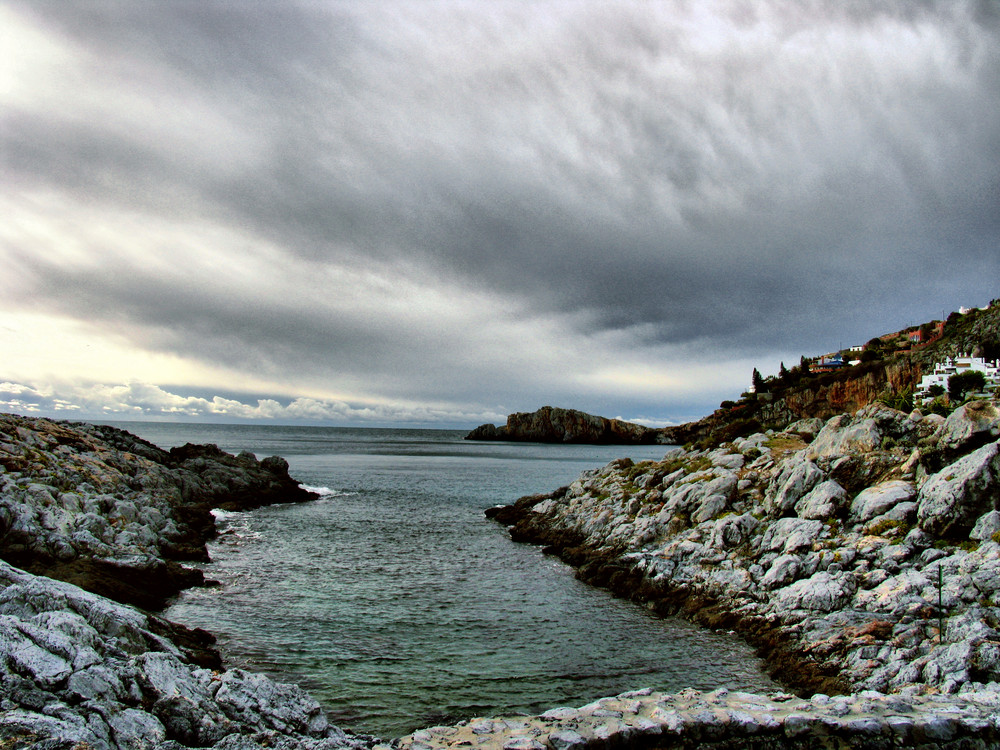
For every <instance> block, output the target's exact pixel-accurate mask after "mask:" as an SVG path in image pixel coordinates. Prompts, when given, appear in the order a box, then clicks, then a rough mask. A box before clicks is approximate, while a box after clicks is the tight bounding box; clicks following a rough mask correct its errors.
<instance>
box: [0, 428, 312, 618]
mask: <svg viewBox="0 0 1000 750" xmlns="http://www.w3.org/2000/svg"><path fill="white" fill-rule="evenodd" d="M314 497H315V495H313V494H312V493H309V492H307V491H305V490H303V489H302V488H301V487H300V486H299V485H298V483H297V482H295V481H294V480H293V479H292V478H291V477H290V476H289V475H288V464H287V463H286V462H285V461H284V459H281V458H277V457H272V458H265V459H264V460H263V461H258V460H257V458H256V457H254V456H253V455H252V454H249V453H243V454H240V455H239V456H232V455H230V454H228V453H225V452H223V451H221V450H219V449H218V448H217V447H216V446H214V445H208V446H193V445H186V446H183V447H180V448H174V449H173V450H171V451H164V450H161V449H160V448H158V447H156V446H155V445H153V444H151V443H148V442H146V441H144V440H141V439H140V438H137V437H135V436H134V435H131V434H129V433H128V432H125V431H123V430H118V429H115V428H113V427H106V426H98V425H89V424H70V423H64V422H55V421H52V420H48V419H32V418H28V417H20V416H15V415H11V414H0V558H2V559H4V560H6V561H8V562H10V563H11V564H13V565H17V566H18V567H21V568H24V569H26V570H29V571H31V572H34V573H39V574H43V575H47V576H50V577H52V578H57V579H60V580H65V581H69V582H71V583H75V584H77V585H80V586H82V587H83V588H86V589H88V590H90V591H94V592H97V593H100V594H103V595H106V596H109V597H111V598H113V599H115V600H117V601H122V602H128V603H132V604H136V605H138V606H142V607H144V608H146V609H160V608H161V607H162V606H163V605H164V603H165V601H166V599H167V598H169V597H170V596H173V595H174V594H176V593H177V592H178V591H180V590H181V589H183V588H185V587H188V586H192V585H197V584H199V583H201V582H202V574H201V573H200V571H198V570H194V569H191V568H187V567H184V566H183V565H181V562H182V561H185V560H192V561H204V560H207V559H208V553H207V551H206V549H205V542H206V541H207V540H208V539H210V538H211V537H212V536H213V535H214V534H215V523H214V520H213V518H212V514H211V510H212V508H226V509H230V510H235V509H249V508H253V507H257V506H259V505H264V504H269V503H275V502H299V501H303V500H309V499H312V498H314Z"/></svg>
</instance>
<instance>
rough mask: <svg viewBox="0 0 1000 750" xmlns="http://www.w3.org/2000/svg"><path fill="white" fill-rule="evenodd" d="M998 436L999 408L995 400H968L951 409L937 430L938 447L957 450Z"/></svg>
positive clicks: (999, 430)
mask: <svg viewBox="0 0 1000 750" xmlns="http://www.w3.org/2000/svg"><path fill="white" fill-rule="evenodd" d="M998 437H1000V409H998V408H997V403H996V402H995V401H970V402H969V403H967V404H963V405H962V406H960V407H958V408H957V409H955V411H953V412H952V413H951V414H950V415H949V416H948V418H947V419H946V420H945V421H944V424H942V425H941V426H940V427H939V428H938V431H937V445H938V448H940V449H941V450H944V451H950V452H959V451H965V450H969V449H971V448H977V447H979V446H980V445H982V444H984V443H987V442H991V441H993V440H996V439H997V438H998Z"/></svg>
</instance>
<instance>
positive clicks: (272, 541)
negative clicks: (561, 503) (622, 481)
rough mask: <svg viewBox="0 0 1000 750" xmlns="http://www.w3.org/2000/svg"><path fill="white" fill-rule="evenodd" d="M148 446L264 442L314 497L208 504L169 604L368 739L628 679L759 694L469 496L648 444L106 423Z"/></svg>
mask: <svg viewBox="0 0 1000 750" xmlns="http://www.w3.org/2000/svg"><path fill="white" fill-rule="evenodd" d="M120 426H123V427H125V428H126V429H128V430H130V431H131V432H133V433H135V434H138V435H140V436H142V437H145V438H146V439H148V440H151V441H152V442H154V443H156V444H158V445H160V446H162V447H171V446H174V445H180V444H183V443H186V442H196V443H202V442H211V443H216V444H218V445H219V447H221V448H223V449H224V450H228V451H231V452H238V451H241V450H250V451H252V452H254V453H256V454H257V455H258V457H260V458H263V457H264V456H269V455H274V454H277V455H282V456H284V457H285V458H286V459H288V462H289V464H290V465H291V474H292V476H294V477H295V478H296V479H298V480H299V481H301V482H302V483H303V484H305V485H307V486H310V487H312V488H314V489H318V490H319V491H320V492H321V493H322V497H321V499H320V500H319V501H317V502H312V503H302V504H296V505H287V506H273V507H268V508H261V509H259V510H256V511H253V512H251V513H223V514H221V517H220V521H219V526H220V529H221V531H222V533H221V535H220V537H219V538H218V540H217V541H216V542H214V543H213V544H212V545H210V552H211V556H212V560H213V562H212V563H211V564H209V565H206V566H204V570H205V573H206V575H207V576H208V577H209V578H213V579H216V580H218V581H220V582H221V583H222V586H221V588H216V589H198V590H194V591H190V592H186V593H185V594H183V595H182V596H181V598H180V599H179V600H178V601H177V602H176V603H175V604H174V605H173V606H172V607H171V608H170V609H169V610H168V611H167V613H166V614H167V616H168V617H170V618H171V619H174V620H177V621H179V622H182V623H185V624H187V625H190V626H197V627H203V628H206V629H208V630H210V631H211V632H213V633H215V634H216V635H217V636H218V637H219V644H220V647H221V649H222V650H223V653H224V655H225V656H226V658H227V661H228V662H229V663H230V664H233V665H239V666H246V667H250V668H253V669H257V670H262V671H266V672H268V673H270V674H272V675H276V676H277V677H278V678H279V679H281V680H284V681H295V682H297V683H298V684H300V685H302V686H303V687H305V688H306V689H307V690H309V692H310V693H312V694H313V695H314V696H315V697H316V698H317V699H318V700H319V701H320V702H321V703H323V705H324V707H325V708H326V709H327V711H328V714H329V715H330V717H331V720H332V721H334V723H336V724H338V725H339V726H341V727H343V728H345V729H350V730H354V731H358V732H370V733H374V734H378V735H380V736H382V737H386V738H388V737H394V736H399V735H402V734H405V733H408V732H411V731H413V730H415V729H417V728H420V727H425V726H430V725H433V724H438V723H442V722H454V721H457V720H460V719H463V718H469V717H471V716H477V715H496V714H498V713H514V712H531V713H536V712H539V711H544V710H547V709H549V708H552V707H554V706H558V705H571V706H577V705H581V704H583V703H586V702H589V701H591V700H593V699H596V698H598V697H601V696H604V695H613V694H615V693H618V692H622V691H625V690H631V689H635V688H640V687H646V686H650V687H655V688H657V689H661V690H667V691H676V690H680V689H682V688H685V687H695V688H699V689H714V688H716V687H720V686H728V687H730V688H733V689H735V688H740V689H751V690H770V689H773V688H774V687H775V686H774V684H773V683H772V682H771V681H770V680H768V679H767V677H766V676H764V675H763V674H762V673H761V672H760V668H759V663H758V661H757V660H756V659H755V658H754V657H753V654H752V653H751V651H750V649H749V648H748V647H747V646H746V645H745V644H743V643H742V642H741V641H739V640H737V639H735V638H734V637H732V636H729V635H726V634H720V633H712V632H708V631H705V630H701V629H699V628H696V627H694V626H692V625H690V624H688V623H685V622H683V621H680V620H675V619H659V618H656V617H654V616H652V615H651V614H649V613H648V612H647V611H646V610H645V609H643V608H642V607H639V606H636V605H633V604H631V603H628V602H624V601H621V600H618V599H615V598H613V597H611V596H610V595H609V594H607V593H605V592H603V591H599V590H596V589H593V588H590V587H588V586H586V585H584V584H582V583H580V582H579V581H577V580H576V579H575V578H574V577H573V572H572V570H571V569H569V568H568V567H567V566H565V565H563V564H562V563H560V562H558V561H557V560H554V559H552V558H550V557H546V556H544V555H542V554H541V552H540V551H539V550H538V548H536V547H531V546H527V545H520V544H514V543H513V542H511V541H510V539H509V537H508V536H507V534H506V531H505V530H504V529H503V528H502V527H500V526H498V525H496V524H494V523H493V522H490V521H487V520H486V519H485V518H484V517H483V510H484V509H485V508H487V507H489V506H492V505H497V504H500V503H509V502H511V501H513V500H515V499H517V498H518V497H520V496H521V495H525V494H530V493H535V492H543V491H549V490H552V489H555V488H557V487H559V486H561V485H564V484H568V483H569V482H571V481H572V480H573V479H575V478H576V477H577V476H578V475H579V473H580V472H581V471H583V470H585V469H590V468H594V467H598V466H603V465H604V464H606V463H607V462H608V461H611V460H613V459H614V458H618V457H621V456H622V455H630V456H631V457H632V458H634V459H636V460H640V459H643V458H655V459H658V458H661V457H662V456H663V453H664V452H665V450H666V449H665V448H664V447H663V446H641V447H634V448H632V447H625V448H623V447H620V446H618V447H610V448H608V447H595V446H562V445H533V444H510V443H473V442H467V441H463V440H462V436H463V434H464V433H463V432H456V431H438V430H382V429H346V428H319V427H272V426H266V427H261V426H244V425H240V426H228V425H177V424H154V423H129V424H127V425H120Z"/></svg>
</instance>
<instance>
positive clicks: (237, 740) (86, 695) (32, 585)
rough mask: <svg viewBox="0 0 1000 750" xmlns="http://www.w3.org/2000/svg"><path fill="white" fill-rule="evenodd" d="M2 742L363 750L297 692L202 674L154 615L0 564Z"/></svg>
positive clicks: (105, 748) (105, 747)
mask: <svg viewBox="0 0 1000 750" xmlns="http://www.w3.org/2000/svg"><path fill="white" fill-rule="evenodd" d="M0 586H2V591H0V746H2V747H39V748H41V747H44V748H50V749H61V748H65V749H66V750H69V749H70V748H92V749H93V750H119V749H121V750H124V749H125V748H149V749H150V750H180V748H186V747H213V748H219V750H222V749H223V748H226V749H227V750H232V749H234V748H241V749H245V750H257V749H258V748H265V747H267V748H287V749H289V750H291V749H292V748H304V749H305V750H334V748H361V747H364V746H367V745H369V744H371V738H360V737H350V736H348V735H347V734H345V733H344V732H342V731H341V730H339V729H337V728H336V727H333V726H331V725H330V724H329V722H328V721H327V719H326V717H325V715H324V714H323V712H322V710H321V709H320V706H319V704H318V703H317V702H316V701H315V700H314V699H313V698H311V697H310V696H308V695H307V694H306V693H305V692H303V691H302V690H301V689H300V688H298V687H296V686H294V685H286V684H280V683H276V682H273V681H272V680H270V679H269V678H267V677H264V676H263V675H259V674H254V673H251V672H246V671H244V670H241V669H230V670H221V669H214V670H213V669H206V668H204V667H200V666H198V665H197V664H194V663H192V661H191V659H190V658H189V655H188V654H187V653H185V651H184V650H183V649H181V648H178V646H177V645H176V644H175V643H173V642H172V641H171V640H170V639H169V638H167V637H164V635H163V633H164V632H165V631H168V630H169V625H167V624H165V623H164V622H163V621H162V620H159V619H158V618H156V617H154V616H152V615H148V614H146V613H143V612H141V611H139V610H136V609H133V608H131V607H129V606H126V605H122V604H117V603H115V602H112V601H110V600H108V599H105V598H103V597H100V596H97V595H95V594H91V593H89V592H87V591H84V590H82V589H80V588H78V587H76V586H73V585H71V584H68V583H64V582H61V581H54V580H52V579H49V578H45V577H42V576H34V575H32V574H30V573H26V572H24V571H22V570H19V569H17V568H14V567H12V566H10V565H8V564H7V563H4V562H0Z"/></svg>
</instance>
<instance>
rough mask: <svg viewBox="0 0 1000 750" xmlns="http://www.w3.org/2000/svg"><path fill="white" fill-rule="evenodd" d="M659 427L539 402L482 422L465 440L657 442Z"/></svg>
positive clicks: (607, 442) (606, 442)
mask: <svg viewBox="0 0 1000 750" xmlns="http://www.w3.org/2000/svg"><path fill="white" fill-rule="evenodd" d="M659 437H660V431H659V430H654V429H650V428H649V427H643V426H642V425H638V424H633V423H631V422H623V421H622V420H620V419H607V418H605V417H597V416H594V415H593V414H586V413H585V412H582V411H576V410H574V409H559V408H554V407H552V406H543V407H542V408H541V409H539V410H538V411H535V412H518V413H516V414H511V415H510V416H508V417H507V424H506V426H504V427H496V426H495V425H492V424H484V425H481V426H480V427H477V428H476V429H475V430H473V431H472V432H470V433H469V434H468V435H466V437H465V439H466V440H510V441H514V442H532V443H590V444H602V445H637V444H644V443H656V442H660V440H659Z"/></svg>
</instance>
